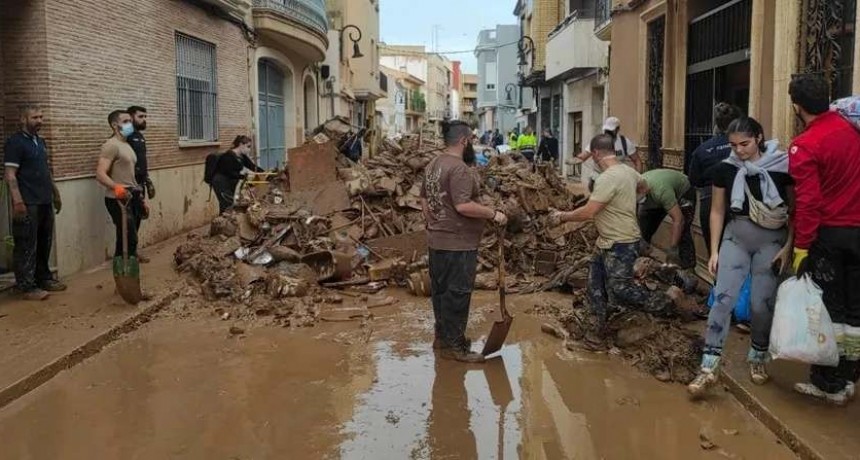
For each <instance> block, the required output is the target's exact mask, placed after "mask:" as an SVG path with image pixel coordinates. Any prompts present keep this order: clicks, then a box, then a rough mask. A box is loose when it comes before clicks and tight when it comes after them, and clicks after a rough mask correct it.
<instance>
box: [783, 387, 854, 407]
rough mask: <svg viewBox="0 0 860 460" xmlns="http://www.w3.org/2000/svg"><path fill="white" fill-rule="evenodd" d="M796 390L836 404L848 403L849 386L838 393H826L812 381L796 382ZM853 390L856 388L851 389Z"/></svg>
mask: <svg viewBox="0 0 860 460" xmlns="http://www.w3.org/2000/svg"><path fill="white" fill-rule="evenodd" d="M794 391H796V392H798V393H800V394H802V395H807V396H812V397H814V398H818V399H822V400H824V401H826V402H828V403H830V404H833V405H834V406H844V405H846V404H848V399H849V397H848V391H849V390H848V387H847V386H846V387H845V388H843V389H842V391H840V392H838V393H826V392H825V391H824V390H822V389H820V388H818V387H817V386H815V385H813V384H811V383H795V384H794ZM851 391H852V392H853V391H854V390H851Z"/></svg>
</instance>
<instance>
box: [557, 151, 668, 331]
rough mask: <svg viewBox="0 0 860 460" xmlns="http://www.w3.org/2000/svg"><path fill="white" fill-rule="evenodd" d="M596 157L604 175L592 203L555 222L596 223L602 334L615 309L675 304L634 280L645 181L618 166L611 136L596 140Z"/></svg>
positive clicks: (663, 308) (594, 295) (595, 298)
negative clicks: (640, 200) (638, 210)
mask: <svg viewBox="0 0 860 460" xmlns="http://www.w3.org/2000/svg"><path fill="white" fill-rule="evenodd" d="M591 152H592V154H593V158H594V160H595V161H596V162H597V163H598V165H599V166H600V168H601V170H602V171H603V173H602V174H601V175H600V176H598V178H597V181H596V182H595V184H594V191H593V192H592V194H591V198H590V199H589V201H588V203H587V204H586V205H585V206H583V207H581V208H579V209H577V210H575V211H571V212H558V213H556V214H554V215H553V219H554V220H555V221H556V222H576V221H585V220H589V219H594V226H595V227H596V228H597V233H598V238H597V248H598V251H597V254H595V256H594V258H593V259H592V261H591V269H590V272H589V280H588V296H589V301H590V303H591V308H592V310H593V311H594V313H595V314H596V315H597V317H598V321H599V323H600V333H601V334H602V333H603V332H604V329H605V326H606V322H607V318H608V315H609V305H610V304H612V305H618V306H626V307H632V308H634V309H637V310H641V311H646V312H650V313H664V312H668V310H669V309H670V308H671V306H672V300H671V299H670V298H669V296H668V295H666V294H665V293H663V292H656V293H653V294H652V293H651V292H650V291H649V290H648V289H647V288H645V287H644V286H642V285H640V284H638V283H636V281H635V280H634V273H633V265H634V264H635V263H636V259H637V258H638V257H639V252H638V247H639V242H640V239H641V238H642V235H641V233H640V231H639V223H638V220H637V214H636V205H637V201H638V200H637V198H636V190H637V186H638V185H639V184H640V182H641V181H642V176H640V175H639V173H637V172H636V171H635V170H634V169H633V168H631V167H629V166H627V165H625V164H623V163H621V162H620V161H619V160H618V158H617V157H616V156H615V146H614V141H613V139H612V136H609V135H607V134H601V135H598V136H596V137H595V138H594V139H592V141H591Z"/></svg>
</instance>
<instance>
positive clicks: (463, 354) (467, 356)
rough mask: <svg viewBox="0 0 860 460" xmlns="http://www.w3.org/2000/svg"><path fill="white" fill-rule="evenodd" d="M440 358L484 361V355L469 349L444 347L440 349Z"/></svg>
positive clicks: (472, 361)
mask: <svg viewBox="0 0 860 460" xmlns="http://www.w3.org/2000/svg"><path fill="white" fill-rule="evenodd" d="M442 358H443V359H448V360H451V361H460V362H461V363H472V364H479V363H483V362H484V361H486V359H485V358H484V355H482V354H480V353H474V352H472V351H471V350H468V349H466V350H463V349H456V348H446V349H444V350H442Z"/></svg>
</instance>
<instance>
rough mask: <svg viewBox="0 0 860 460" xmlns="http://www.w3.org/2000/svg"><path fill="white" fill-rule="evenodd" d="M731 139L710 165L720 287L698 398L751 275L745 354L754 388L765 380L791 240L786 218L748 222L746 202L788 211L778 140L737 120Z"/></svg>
mask: <svg viewBox="0 0 860 460" xmlns="http://www.w3.org/2000/svg"><path fill="white" fill-rule="evenodd" d="M728 136H729V142H730V143H731V146H732V150H733V153H732V154H731V155H730V156H729V158H728V159H727V160H725V161H724V162H723V163H720V164H719V165H717V166H715V167H714V169H715V171H714V186H713V203H712V205H711V241H710V245H711V259H710V261H709V263H708V268H709V270H710V271H711V273H712V274H714V275H716V277H717V284H716V287H715V288H714V305H713V307H712V308H711V312H710V314H709V315H708V326H707V329H706V330H705V348H704V350H703V351H704V353H703V355H702V367H701V370H700V371H699V374H698V376H696V378H695V380H693V382H692V383H690V385H689V386H688V390H689V392H690V395H691V396H693V397H694V398H696V397H700V396H703V395H704V394H705V393H706V391H707V389H708V388H709V387H711V386H712V385H713V384H714V383H716V381H717V375H718V371H719V366H720V360H721V355H722V351H723V346H724V344H725V341H726V337H727V336H728V333H729V327H730V325H731V317H732V310H733V309H734V305H735V302H736V300H737V298H738V295H739V293H740V290H741V286H742V285H743V284H744V280H745V279H746V277H747V275H748V274H752V285H751V290H750V307H751V310H752V333H751V343H750V350H749V354H748V355H747V361H748V362H749V365H750V378H751V379H752V381H753V382H754V383H756V384H759V385H761V384H764V383H766V382H767V381H768V379H769V377H768V374H767V369H766V368H765V362H766V358H767V349H768V345H769V344H770V343H769V339H770V328H771V322H772V320H773V309H774V304H775V302H776V290H777V284H778V280H777V276H778V275H779V274H780V273H782V271H784V270H785V269H786V267H787V266H788V264H789V261H790V258H791V248H792V243H793V241H792V240H793V239H794V236H793V231H792V230H791V226H790V225H789V222H788V220H787V219H785V218H776V219H773V218H772V217H773V216H772V215H769V216H768V217H771V218H770V219H764V218H760V217H759V214H757V213H754V214H753V217H752V218H751V217H750V201H751V200H755V203H754V204H757V205H761V204H764V205H766V206H767V208H768V209H776V210H782V211H785V210H787V209H790V208H792V207H793V201H794V191H793V182H792V179H791V176H789V175H788V156H787V155H786V154H785V152H782V151H778V150H777V148H776V147H777V146H776V143H775V142H768V143H765V142H764V134H763V133H762V127H761V125H760V124H759V123H758V122H757V121H756V120H754V119H752V118H746V117H743V118H738V119H736V120H734V121H733V122H732V123H731V124H730V125H729V129H728ZM726 210H728V211H729V212H728V214H726ZM780 217H782V216H780ZM762 225H766V226H767V227H769V228H765V226H762ZM723 229H725V233H724V234H723ZM721 234H722V235H723V236H722V240H720V235H721Z"/></svg>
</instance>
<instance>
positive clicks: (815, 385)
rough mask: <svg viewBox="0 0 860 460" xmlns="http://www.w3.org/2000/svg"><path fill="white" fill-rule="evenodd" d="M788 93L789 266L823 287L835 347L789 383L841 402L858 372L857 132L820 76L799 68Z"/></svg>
mask: <svg viewBox="0 0 860 460" xmlns="http://www.w3.org/2000/svg"><path fill="white" fill-rule="evenodd" d="M789 93H790V95H791V102H792V104H794V110H795V113H797V116H798V118H800V119H801V120H802V121H803V123H804V124H805V125H806V130H805V131H804V132H803V133H802V134H800V135H799V136H797V138H795V139H794V143H793V144H792V145H791V147H790V148H789V151H788V152H789V173H791V176H792V178H794V182H795V184H796V185H795V191H796V193H797V207H796V210H795V213H794V226H795V229H796V231H795V234H796V236H795V242H794V245H795V249H794V257H795V260H794V266H795V269H796V270H798V269H799V271H800V272H809V273H810V274H811V275H812V279H813V280H814V281H815V282H816V283H817V284H818V285H819V286H820V287H821V289H822V290H823V291H824V305H825V306H826V307H827V311H828V312H829V313H830V317H831V319H832V320H833V323H834V324H835V326H836V335H837V339H836V340H837V343H838V345H839V353H840V360H839V366H838V367H828V366H812V369H811V371H810V383H798V384H797V385H795V390H796V391H798V392H800V393H803V394H806V395H810V396H814V397H817V398H820V399H824V400H826V401H828V402H830V403H833V404H837V405H844V404H847V402H848V401H849V400H850V399H851V398H852V397H853V395H854V387H855V384H856V382H857V378H858V373H859V372H860V366H858V361H860V289H858V287H860V133H858V131H857V129H856V128H855V127H854V126H853V125H852V124H851V123H849V122H848V121H847V120H845V119H844V118H843V117H842V116H841V115H840V114H838V113H836V112H832V111H830V110H829V94H830V88H829V85H828V84H827V81H825V80H824V78H822V77H820V76H817V75H801V76H797V77H795V78H794V79H792V81H791V84H790V86H789ZM807 256H808V257H807Z"/></svg>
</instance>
